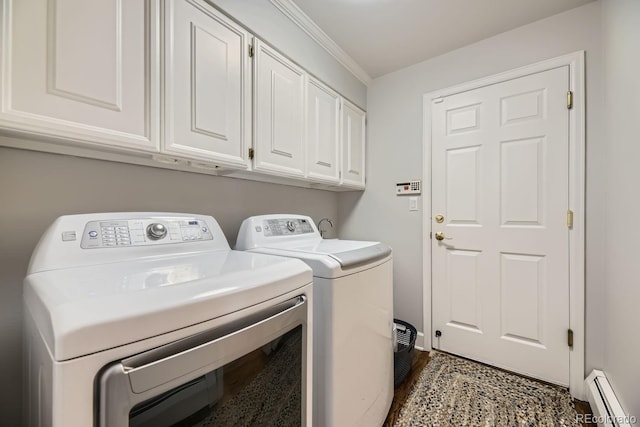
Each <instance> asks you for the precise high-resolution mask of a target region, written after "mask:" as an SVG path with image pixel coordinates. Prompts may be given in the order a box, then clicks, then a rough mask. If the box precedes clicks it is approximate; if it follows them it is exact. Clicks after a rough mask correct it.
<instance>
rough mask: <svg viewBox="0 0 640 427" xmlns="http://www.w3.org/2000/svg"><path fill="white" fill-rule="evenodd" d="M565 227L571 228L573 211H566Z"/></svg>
mask: <svg viewBox="0 0 640 427" xmlns="http://www.w3.org/2000/svg"><path fill="white" fill-rule="evenodd" d="M567 227H569V228H573V211H572V210H571V209H569V210H568V211H567Z"/></svg>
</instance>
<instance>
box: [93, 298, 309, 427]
mask: <svg viewBox="0 0 640 427" xmlns="http://www.w3.org/2000/svg"><path fill="white" fill-rule="evenodd" d="M306 343H307V300H306V297H304V296H300V297H296V298H294V299H293V300H289V301H287V302H284V303H281V304H278V305H275V306H273V307H271V308H269V309H267V310H265V311H262V312H259V313H256V314H254V315H251V316H249V317H247V318H243V319H242V320H240V321H236V322H233V323H230V324H227V325H225V326H223V327H220V328H216V329H215V330H211V331H207V332H204V333H201V334H198V335H195V336H192V337H189V338H186V339H183V340H180V341H177V342H174V343H171V344H168V345H165V346H162V347H159V348H156V349H153V350H150V351H148V352H145V353H142V354H139V355H136V356H133V357H130V358H128V359H125V360H122V361H119V362H116V363H113V364H111V365H108V366H107V367H105V369H104V370H103V371H102V374H101V375H100V377H99V390H98V393H99V396H98V401H99V413H98V416H97V419H96V423H97V426H100V427H125V426H131V427H134V426H136V427H147V426H148V427H163V426H167V427H168V426H174V425H179V426H214V425H238V424H241V425H247V426H251V425H265V424H274V425H305V420H306V411H307V410H310V408H306V407H305V406H306V405H305V402H306V374H305V372H306V369H307V366H306V352H307V348H306Z"/></svg>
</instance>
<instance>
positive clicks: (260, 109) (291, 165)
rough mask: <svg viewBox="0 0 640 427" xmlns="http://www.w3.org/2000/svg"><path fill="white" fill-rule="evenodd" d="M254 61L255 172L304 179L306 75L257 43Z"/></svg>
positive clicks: (289, 62)
mask: <svg viewBox="0 0 640 427" xmlns="http://www.w3.org/2000/svg"><path fill="white" fill-rule="evenodd" d="M255 51H256V57H255V58H254V67H255V69H254V79H255V80H254V82H255V83H254V90H255V92H254V115H253V117H254V120H255V122H254V130H255V135H254V138H255V139H254V147H255V158H254V170H256V171H262V172H268V173H271V174H274V175H282V176H292V177H304V175H305V171H304V169H305V167H304V163H305V159H304V155H305V153H304V147H305V130H304V128H305V126H304V82H305V73H304V71H303V70H302V69H301V68H299V67H298V66H297V65H295V64H293V63H292V62H291V61H289V60H288V59H287V58H285V57H283V56H282V55H280V54H279V53H277V52H276V51H274V50H273V49H271V48H270V47H269V46H267V45H265V44H263V43H261V42H260V41H259V40H256V43H255Z"/></svg>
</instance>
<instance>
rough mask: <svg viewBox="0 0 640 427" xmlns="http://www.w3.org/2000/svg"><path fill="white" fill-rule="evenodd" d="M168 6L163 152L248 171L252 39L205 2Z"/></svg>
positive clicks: (181, 0) (180, 0) (182, 0)
mask: <svg viewBox="0 0 640 427" xmlns="http://www.w3.org/2000/svg"><path fill="white" fill-rule="evenodd" d="M164 7H165V13H164V43H165V44H164V64H163V71H164V95H165V97H164V110H163V119H164V120H163V136H162V151H163V152H164V153H166V154H174V155H177V156H180V157H187V158H192V159H199V160H203V161H210V162H212V163H214V164H216V165H220V166H227V167H231V168H241V169H246V168H247V167H248V166H249V160H248V149H249V145H250V138H251V116H250V112H251V109H250V105H251V74H250V73H251V67H250V60H251V58H250V57H249V44H250V42H251V36H250V34H249V33H248V32H246V31H245V30H244V29H242V28H241V27H240V26H238V25H237V24H235V23H234V22H232V21H231V20H229V19H227V18H226V17H224V16H222V14H220V13H219V12H217V11H215V10H214V9H213V8H212V7H211V6H209V5H207V3H206V2H204V1H201V0H172V1H167V2H165V3H164Z"/></svg>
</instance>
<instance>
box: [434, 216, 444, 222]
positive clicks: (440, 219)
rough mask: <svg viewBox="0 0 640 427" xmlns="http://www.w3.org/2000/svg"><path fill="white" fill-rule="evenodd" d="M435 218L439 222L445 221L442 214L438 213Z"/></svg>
mask: <svg viewBox="0 0 640 427" xmlns="http://www.w3.org/2000/svg"><path fill="white" fill-rule="evenodd" d="M435 220H436V222H437V223H438V224H442V221H444V217H443V216H442V215H436V216H435Z"/></svg>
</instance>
